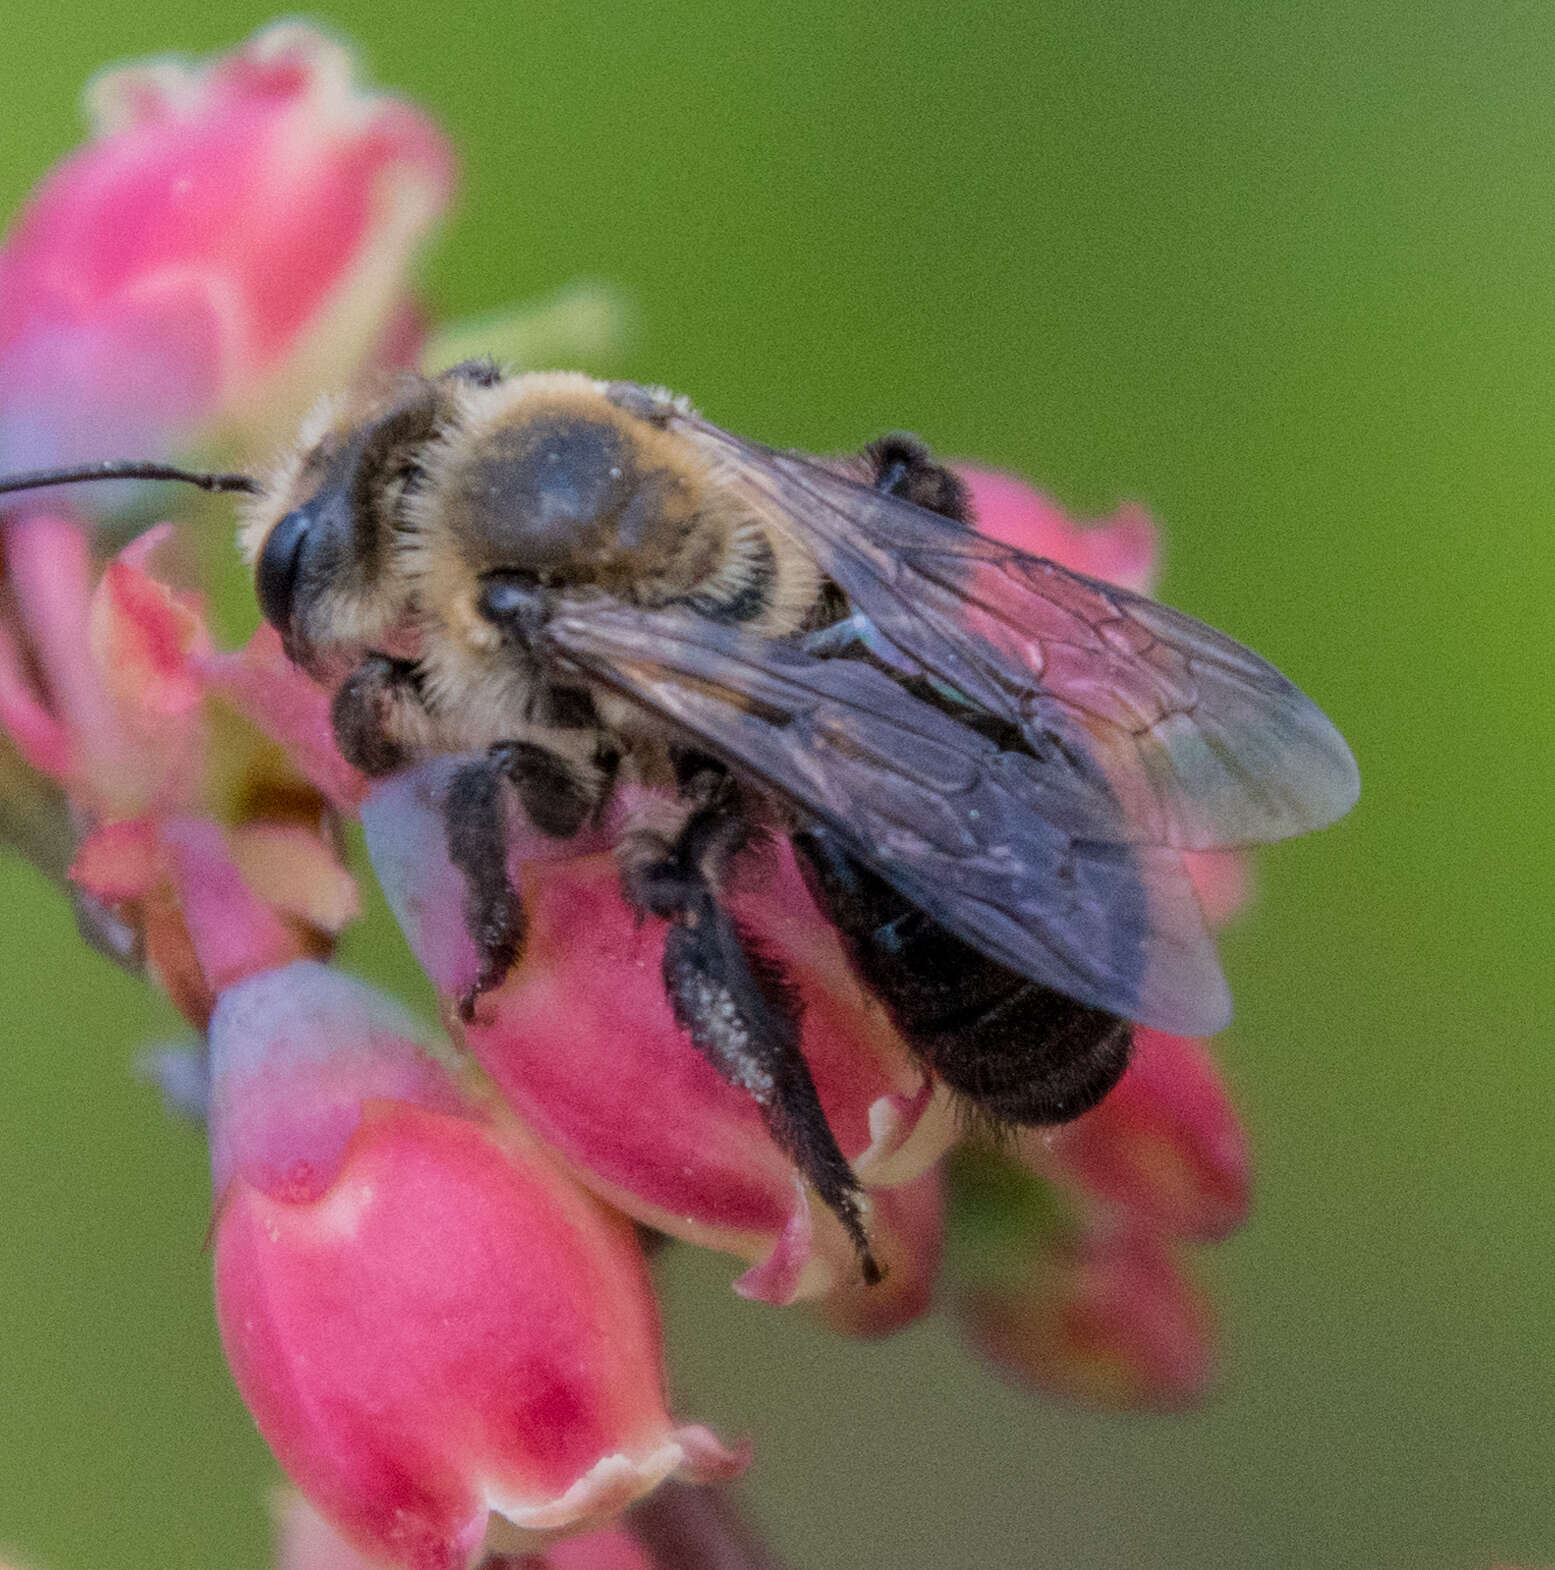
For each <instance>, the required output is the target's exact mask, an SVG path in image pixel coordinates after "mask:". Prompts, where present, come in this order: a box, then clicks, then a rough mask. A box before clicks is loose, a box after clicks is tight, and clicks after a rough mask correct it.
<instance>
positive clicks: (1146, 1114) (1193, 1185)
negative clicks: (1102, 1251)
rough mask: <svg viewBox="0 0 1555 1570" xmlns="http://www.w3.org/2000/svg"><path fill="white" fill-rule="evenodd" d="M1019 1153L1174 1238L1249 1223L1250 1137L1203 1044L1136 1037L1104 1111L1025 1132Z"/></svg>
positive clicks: (1198, 1237) (1226, 1231)
mask: <svg viewBox="0 0 1555 1570" xmlns="http://www.w3.org/2000/svg"><path fill="white" fill-rule="evenodd" d="M1019 1148H1020V1153H1021V1157H1022V1159H1023V1160H1024V1161H1025V1162H1026V1163H1027V1164H1028V1165H1029V1166H1030V1167H1032V1169H1033V1170H1035V1171H1039V1172H1045V1173H1047V1174H1048V1175H1049V1176H1050V1177H1052V1178H1053V1179H1054V1180H1055V1181H1057V1182H1060V1183H1064V1184H1066V1185H1068V1186H1069V1187H1071V1188H1073V1189H1075V1190H1077V1191H1079V1193H1081V1194H1083V1195H1085V1196H1088V1197H1089V1198H1090V1199H1092V1200H1093V1201H1096V1202H1101V1203H1105V1204H1106V1205H1109V1206H1111V1207H1114V1208H1116V1209H1120V1210H1123V1211H1126V1212H1127V1213H1128V1214H1129V1215H1130V1216H1132V1217H1133V1218H1134V1219H1135V1221H1136V1222H1137V1223H1140V1224H1142V1225H1143V1226H1145V1227H1147V1228H1148V1229H1150V1230H1153V1231H1157V1232H1160V1233H1162V1234H1164V1235H1166V1236H1170V1237H1180V1238H1189V1239H1193V1240H1195V1241H1198V1242H1206V1243H1213V1242H1218V1241H1220V1240H1221V1239H1223V1238H1226V1237H1229V1236H1230V1235H1231V1234H1232V1233H1233V1232H1235V1231H1236V1229H1237V1228H1238V1227H1239V1226H1240V1225H1241V1224H1242V1222H1243V1221H1244V1220H1245V1219H1246V1216H1247V1204H1248V1190H1249V1181H1250V1179H1249V1167H1250V1160H1249V1156H1248V1149H1247V1136H1246V1134H1245V1133H1244V1132H1243V1130H1242V1126H1241V1124H1240V1122H1238V1120H1237V1116H1236V1113H1235V1111H1234V1110H1233V1109H1232V1106H1231V1102H1230V1098H1229V1097H1228V1096H1227V1095H1226V1092H1225V1088H1224V1086H1222V1084H1221V1083H1220V1076H1219V1074H1218V1072H1217V1071H1216V1068H1215V1063H1214V1060H1213V1059H1212V1058H1211V1057H1210V1055H1209V1050H1208V1048H1207V1047H1206V1046H1205V1045H1204V1043H1203V1042H1202V1041H1193V1040H1190V1039H1188V1038H1187V1037H1184V1036H1169V1035H1167V1034H1166V1033H1165V1032H1164V1031H1159V1030H1140V1031H1137V1032H1136V1033H1135V1036H1134V1055H1133V1058H1132V1059H1131V1060H1130V1063H1129V1066H1128V1069H1127V1071H1126V1072H1125V1073H1124V1075H1123V1078H1122V1079H1121V1080H1119V1081H1118V1083H1117V1085H1116V1086H1115V1087H1114V1089H1113V1090H1112V1092H1111V1093H1110V1094H1109V1095H1108V1096H1107V1098H1106V1100H1104V1101H1103V1102H1102V1103H1101V1105H1100V1106H1098V1107H1096V1108H1094V1109H1093V1110H1092V1111H1090V1112H1087V1113H1086V1114H1085V1116H1084V1117H1081V1118H1077V1119H1075V1121H1074V1122H1073V1123H1066V1124H1064V1125H1063V1126H1062V1127H1061V1128H1056V1129H1050V1130H1043V1129H1031V1130H1026V1131H1023V1132H1022V1134H1021V1136H1020V1145H1019Z"/></svg>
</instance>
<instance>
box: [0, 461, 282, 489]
mask: <svg viewBox="0 0 1555 1570" xmlns="http://www.w3.org/2000/svg"><path fill="white" fill-rule="evenodd" d="M88 480H177V481H179V482H180V483H181V484H184V485H197V486H199V488H200V489H201V490H202V491H247V492H249V493H250V494H253V493H255V492H257V491H258V490H259V488H260V487H259V481H258V480H256V479H254V478H253V476H252V475H248V474H210V473H206V472H204V471H202V470H198V469H179V468H176V467H175V466H174V465H172V464H170V463H149V462H143V461H141V460H140V459H137V458H109V459H105V460H104V461H102V462H99V463H83V464H78V465H76V466H75V467H74V468H65V469H31V470H28V471H27V472H26V473H23V474H4V475H0V495H3V494H4V493H5V492H7V491H35V490H42V489H43V487H44V486H47V485H78V484H80V483H82V482H83V481H88Z"/></svg>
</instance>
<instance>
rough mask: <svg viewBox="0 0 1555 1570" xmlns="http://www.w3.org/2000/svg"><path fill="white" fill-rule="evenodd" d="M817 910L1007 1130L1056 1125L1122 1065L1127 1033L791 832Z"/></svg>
mask: <svg viewBox="0 0 1555 1570" xmlns="http://www.w3.org/2000/svg"><path fill="white" fill-rule="evenodd" d="M794 845H795V849H796V850H797V851H798V852H799V856H800V865H801V867H802V868H803V869H804V872H805V877H806V881H807V882H808V883H809V885H810V890H811V893H812V894H813V895H814V897H815V899H816V901H817V903H818V904H819V905H820V906H821V908H822V909H823V910H824V911H825V912H826V913H827V915H828V916H829V917H830V918H831V920H832V922H833V923H834V924H835V926H836V927H837V930H838V931H839V932H840V933H841V934H842V936H843V938H844V940H845V942H846V943H847V946H848V949H849V953H850V956H851V958H852V960H853V964H854V968H855V969H856V970H857V972H858V975H859V979H860V980H861V981H863V982H864V984H865V985H866V986H867V987H868V988H869V989H870V990H871V991H872V992H873V993H874V994H875V996H876V997H877V998H879V1000H880V1002H881V1003H882V1004H884V1005H885V1007H886V1009H887V1011H888V1012H889V1013H890V1015H891V1017H892V1019H893V1020H894V1021H895V1023H896V1026H897V1028H898V1029H899V1030H900V1031H901V1032H902V1035H903V1036H904V1037H905V1038H906V1040H907V1042H908V1043H909V1045H911V1046H912V1048H913V1049H914V1050H915V1051H916V1052H917V1053H918V1054H919V1056H921V1057H922V1058H923V1060H924V1062H925V1063H926V1064H928V1066H929V1067H930V1068H932V1069H933V1070H934V1072H935V1073H936V1074H937V1075H938V1076H939V1077H940V1078H941V1079H942V1080H943V1081H944V1082H945V1083H946V1084H947V1085H948V1086H949V1087H950V1088H951V1089H952V1090H954V1091H956V1092H957V1094H959V1095H961V1096H964V1097H965V1098H966V1099H967V1100H968V1101H970V1102H972V1103H973V1104H974V1105H975V1106H976V1107H978V1108H979V1109H980V1110H982V1111H983V1112H986V1113H987V1114H988V1115H989V1116H990V1117H992V1118H994V1119H996V1120H998V1121H999V1122H1004V1123H1020V1124H1042V1123H1065V1122H1068V1121H1069V1120H1070V1119H1071V1118H1076V1117H1078V1116H1079V1115H1080V1114H1081V1113H1082V1112H1086V1111H1089V1110H1090V1108H1092V1107H1093V1106H1095V1105H1096V1103H1097V1102H1098V1101H1100V1100H1101V1099H1102V1097H1103V1096H1105V1095H1106V1094H1107V1092H1108V1091H1109V1090H1111V1089H1112V1087H1113V1086H1114V1085H1115V1084H1116V1083H1117V1081H1118V1079H1119V1077H1120V1076H1121V1075H1122V1073H1123V1071H1124V1069H1125V1068H1127V1067H1128V1058H1129V1049H1130V1047H1131V1045H1132V1041H1133V1027H1132V1026H1131V1025H1130V1024H1129V1022H1128V1021H1127V1020H1125V1019H1121V1018H1120V1017H1119V1016H1118V1015H1116V1014H1109V1013H1107V1012H1105V1011H1104V1010H1102V1009H1097V1008H1091V1007H1089V1006H1088V1005H1086V1004H1084V1003H1077V1002H1076V1001H1075V1000H1074V999H1073V998H1068V997H1065V996H1064V995H1063V994H1062V993H1060V992H1055V991H1054V990H1053V989H1052V988H1051V987H1044V986H1042V985H1041V984H1040V983H1038V982H1035V981H1031V980H1029V979H1028V978H1027V977H1025V976H1022V975H1020V974H1018V973H1017V972H1015V971H1012V970H1010V969H1008V968H1007V967H1006V966H1003V965H1000V964H999V963H998V962H997V961H995V960H991V959H989V958H988V957H987V956H986V955H984V954H982V953H980V952H979V951H978V950H977V949H975V948H973V947H972V946H971V945H970V944H968V943H964V942H963V941H962V940H961V939H960V938H958V937H957V936H956V935H955V934H954V933H952V932H949V931H947V930H946V929H945V928H944V927H942V926H940V925H939V923H938V922H936V921H934V920H933V918H932V917H930V916H928V915H926V914H925V913H924V912H923V911H921V910H919V909H918V908H917V907H916V906H915V905H913V904H912V903H911V902H910V901H909V900H907V899H906V898H904V897H903V896H902V895H900V894H898V893H897V892H896V890H895V889H893V888H892V887H891V886H890V885H889V884H887V883H886V882H885V881H884V880H883V879H881V878H880V877H878V876H877V875H876V874H875V873H873V872H871V871H870V870H869V869H868V868H867V867H865V866H864V865H862V863H860V862H859V861H857V860H856V859H855V858H853V857H851V856H849V855H848V854H847V853H846V852H845V851H843V850H841V849H840V848H839V847H838V846H837V845H836V843H835V841H834V840H833V839H832V838H831V836H830V835H829V834H828V833H827V832H826V831H825V830H824V829H813V830H809V831H807V832H805V833H802V834H799V835H796V836H795V839H794Z"/></svg>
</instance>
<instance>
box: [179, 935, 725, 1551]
mask: <svg viewBox="0 0 1555 1570" xmlns="http://www.w3.org/2000/svg"><path fill="white" fill-rule="evenodd" d="M210 1044H211V1067H212V1080H211V1115H210V1129H211V1158H212V1169H213V1173H214V1180H215V1191H216V1218H215V1221H214V1223H213V1228H212V1237H213V1248H214V1254H215V1274H216V1299H217V1317H218V1320H219V1322H220V1326H221V1333H222V1339H223V1344H224V1346H225V1348H226V1352H227V1357H228V1361H229V1362H230V1364H231V1367H232V1371H233V1375H234V1377H235V1378H236V1380H237V1384H238V1388H239V1389H240V1391H241V1392H242V1394H243V1397H244V1399H245V1401H246V1402H247V1403H248V1406H249V1409H250V1411H251V1412H252V1413H253V1414H254V1417H255V1420H256V1421H257V1422H258V1424H259V1427H260V1430H261V1432H262V1433H263V1434H264V1436H265V1438H266V1439H267V1440H268V1442H269V1444H270V1446H271V1448H272V1449H273V1450H274V1452H275V1454H276V1456H277V1457H278V1458H279V1460H280V1462H281V1464H282V1466H283V1467H284V1468H285V1469H286V1471H287V1473H288V1474H289V1475H290V1477H291V1479H292V1481H293V1482H294V1483H295V1484H296V1485H297V1487H298V1488H300V1489H301V1490H302V1491H303V1493H304V1494H306V1495H307V1497H308V1498H309V1499H310V1500H311V1502H312V1503H313V1505H314V1506H315V1507H316V1508H317V1509H318V1510H319V1511H320V1512H321V1513H322V1514H323V1515H324V1516H325V1517H326V1518H328V1520H329V1521H330V1522H331V1523H332V1524H333V1525H334V1526H335V1527H336V1528H338V1529H339V1530H340V1531H341V1532H342V1533H343V1534H344V1535H345V1536H346V1537H347V1538H348V1539H350V1540H351V1541H352V1542H354V1543H355V1544H357V1545H358V1546H359V1547H360V1548H361V1549H363V1550H364V1551H365V1552H367V1553H368V1554H369V1556H370V1557H371V1556H375V1557H377V1558H379V1559H382V1560H384V1561H385V1562H387V1563H389V1564H393V1565H401V1566H405V1567H406V1570H470V1567H472V1566H473V1565H475V1564H476V1563H477V1562H478V1561H479V1560H480V1558H481V1556H482V1554H483V1553H485V1552H487V1551H491V1552H514V1553H516V1552H523V1551H527V1550H528V1549H529V1548H531V1547H533V1546H534V1544H536V1543H537V1542H538V1541H540V1540H541V1536H542V1535H543V1534H547V1533H554V1532H560V1531H563V1530H567V1529H571V1528H575V1527H579V1526H583V1525H587V1524H589V1523H592V1522H596V1521H602V1520H604V1519H607V1518H609V1517H610V1516H612V1515H614V1514H615V1513H617V1512H618V1511H620V1510H621V1509H622V1508H623V1507H624V1506H626V1505H627V1504H629V1503H630V1502H631V1501H632V1500H633V1499H634V1498H637V1497H638V1496H639V1495H641V1494H643V1493H645V1492H646V1491H648V1490H649V1489H651V1488H652V1487H654V1485H655V1484H657V1483H658V1482H659V1481H661V1480H662V1479H664V1478H666V1477H670V1476H675V1475H678V1476H681V1477H686V1478H690V1479H693V1480H704V1479H711V1478H715V1477H721V1476H726V1475H729V1474H731V1473H732V1472H734V1471H736V1470H738V1468H739V1466H740V1465H741V1458H740V1457H739V1456H737V1455H734V1454H732V1453H730V1452H729V1451H726V1450H724V1449H723V1448H722V1447H721V1446H720V1445H719V1444H718V1443H717V1441H716V1440H714V1439H713V1437H712V1436H711V1435H710V1434H709V1433H708V1432H707V1431H706V1430H705V1429H700V1428H685V1427H677V1426H675V1425H674V1424H673V1423H672V1422H671V1420H670V1418H669V1417H668V1415H667V1413H666V1410H665V1403H664V1393H663V1373H662V1368H661V1359H660V1344H659V1328H658V1320H657V1314H656V1310H655V1304H654V1300H653V1294H652V1290H651V1287H650V1284H649V1281H648V1278H647V1274H646V1271H645V1269H644V1266H643V1261H642V1258H641V1253H640V1250H639V1248H638V1245H637V1242H636V1239H635V1237H634V1236H633V1233H632V1230H631V1228H630V1226H629V1225H628V1224H627V1223H626V1222H625V1221H624V1220H622V1219H621V1218H619V1217H616V1216H613V1215H611V1214H610V1213H608V1212H607V1211H606V1210H604V1209H603V1208H602V1207H601V1206H600V1205H599V1203H598V1202H597V1201H596V1200H594V1199H593V1198H592V1197H590V1196H589V1195H587V1194H586V1193H585V1192H584V1191H583V1190H582V1189H580V1188H579V1187H577V1185H576V1184H574V1183H573V1182H572V1181H571V1180H570V1179H569V1178H568V1177H566V1176H565V1175H564V1174H563V1173H562V1172H561V1171H560V1169H559V1168H557V1167H556V1166H555V1165H554V1164H553V1163H552V1162H551V1161H550V1160H549V1158H548V1157H547V1156H546V1155H545V1154H544V1153H543V1152H542V1151H541V1150H540V1149H539V1147H538V1146H537V1145H536V1144H535V1143H534V1142H533V1141H532V1140H531V1139H530V1138H529V1137H528V1136H527V1134H526V1133H525V1132H524V1130H523V1129H522V1128H521V1127H520V1126H519V1125H518V1124H517V1123H516V1122H515V1121H514V1119H513V1118H512V1116H511V1115H510V1114H509V1113H507V1112H506V1110H505V1109H504V1108H502V1107H501V1105H500V1104H499V1103H497V1102H495V1101H494V1100H491V1099H489V1098H487V1099H482V1098H479V1097H477V1096H476V1095H474V1094H472V1093H471V1092H469V1091H468V1090H466V1089H465V1088H464V1087H463V1086H461V1084H460V1083H459V1082H457V1081H456V1080H455V1079H454V1078H453V1077H452V1075H451V1074H450V1073H449V1072H448V1071H447V1070H446V1069H444V1068H443V1067H442V1066H441V1065H440V1063H439V1062H438V1061H437V1060H436V1059H435V1058H434V1057H433V1056H432V1055H431V1054H430V1053H429V1052H428V1051H427V1050H426V1049H425V1048H424V1047H423V1046H421V1045H420V1043H419V1042H418V1040H417V1033H416V1031H415V1029H414V1027H413V1026H412V1025H411V1024H410V1023H409V1022H408V1021H407V1020H406V1019H405V1017H404V1016H403V1015H402V1014H401V1013H400V1011H399V1010H398V1009H396V1008H395V1007H394V1006H393V1005H391V1004H390V1003H388V1002H387V1001H386V1000H385V999H383V998H381V997H380V996H378V995H377V994H376V993H374V992H372V991H371V990H370V989H368V988H367V987H365V986H363V985H362V984H361V983H358V982H356V981H353V980H351V979H350V978H348V977H345V976H343V975H341V974H340V973H338V972H336V971H332V970H329V969H326V968H325V967H323V966H319V965H314V964H311V963H307V962H303V963H299V964H296V965H292V966H290V967H288V968H286V969H284V970H278V971H272V972H269V973H267V974H265V975H260V976H255V977H252V978H250V979H249V980H247V981H244V982H241V983H239V984H238V985H237V986H235V987H233V988H231V989H229V990H228V991H227V992H225V993H223V995H222V997H221V999H220V1000H219V1002H218V1004H217V1007H216V1011H215V1014H214V1016H213V1018H212V1021H211V1029H210Z"/></svg>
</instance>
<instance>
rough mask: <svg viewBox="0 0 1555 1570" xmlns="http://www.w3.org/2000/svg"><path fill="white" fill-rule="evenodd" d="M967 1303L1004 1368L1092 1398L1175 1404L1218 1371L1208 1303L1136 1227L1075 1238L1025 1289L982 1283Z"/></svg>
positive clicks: (974, 1333) (1044, 1261) (1042, 1261)
mask: <svg viewBox="0 0 1555 1570" xmlns="http://www.w3.org/2000/svg"><path fill="white" fill-rule="evenodd" d="M960 1308H961V1314H962V1319H963V1323H964V1324H965V1325H966V1328H967V1332H968V1335H969V1336H970V1337H971V1340H972V1343H973V1345H974V1346H976V1347H977V1349H978V1350H979V1351H980V1352H981V1353H982V1355H983V1356H984V1357H985V1358H987V1359H988V1360H989V1362H990V1363H991V1364H992V1365H993V1367H994V1370H995V1371H996V1372H997V1373H999V1374H1001V1375H1003V1376H1004V1377H1005V1378H1006V1379H1008V1380H1009V1381H1010V1382H1012V1383H1014V1384H1016V1385H1020V1386H1023V1387H1027V1388H1030V1389H1034V1390H1037V1391H1040V1392H1043V1393H1045V1394H1048V1395H1056V1396H1061V1397H1064V1398H1065V1399H1068V1400H1071V1401H1077V1402H1081V1403H1083V1404H1085V1405H1088V1406H1098V1407H1103V1408H1107V1409H1111V1410H1125V1409H1137V1408H1147V1409H1151V1410H1156V1411H1175V1410H1178V1409H1180V1408H1182V1407H1185V1406H1190V1405H1192V1404H1193V1403H1194V1402H1196V1401H1197V1400H1199V1399H1200V1398H1201V1397H1202V1396H1203V1395H1204V1392H1205V1390H1206V1388H1207V1386H1208V1384H1209V1381H1210V1377H1211V1374H1212V1371H1213V1352H1214V1314H1213V1311H1212V1309H1211V1307H1210V1304H1209V1301H1208V1299H1207V1298H1206V1297H1205V1296H1204V1294H1203V1293H1202V1292H1201V1291H1200V1290H1199V1288H1198V1287H1197V1286H1195V1285H1194V1284H1193V1283H1192V1282H1191V1281H1190V1280H1189V1279H1188V1278H1187V1276H1186V1275H1185V1274H1184V1273H1183V1271H1182V1268H1181V1265H1180V1263H1179V1261H1178V1260H1177V1258H1176V1256H1175V1255H1174V1254H1173V1253H1172V1252H1171V1251H1170V1250H1169V1249H1168V1248H1167V1247H1165V1246H1164V1245H1163V1244H1162V1243H1161V1242H1160V1240H1159V1239H1158V1238H1156V1237H1155V1236H1154V1235H1152V1234H1150V1233H1148V1232H1143V1231H1140V1230H1138V1229H1135V1228H1127V1227H1125V1228H1122V1229H1120V1230H1117V1231H1085V1232H1081V1233H1078V1234H1074V1235H1072V1236H1070V1237H1069V1238H1068V1239H1067V1240H1065V1241H1063V1242H1060V1243H1057V1244H1055V1245H1054V1246H1053V1247H1052V1248H1051V1249H1050V1250H1049V1251H1048V1252H1047V1253H1046V1254H1044V1255H1043V1256H1042V1257H1041V1258H1039V1259H1035V1260H1034V1261H1033V1264H1032V1270H1031V1274H1030V1276H1029V1278H1028V1280H1027V1281H1026V1282H1025V1283H1024V1284H1023V1285H1022V1286H1021V1287H1018V1288H1017V1287H1008V1288H1005V1289H1003V1290H999V1289H990V1288H981V1289H974V1290H972V1291H970V1292H968V1293H967V1294H966V1296H965V1297H964V1299H963V1300H962V1302H961V1304H960Z"/></svg>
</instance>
